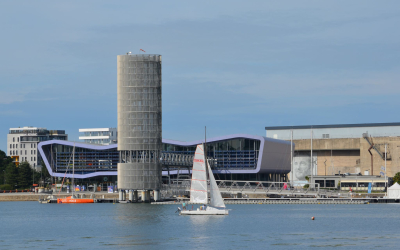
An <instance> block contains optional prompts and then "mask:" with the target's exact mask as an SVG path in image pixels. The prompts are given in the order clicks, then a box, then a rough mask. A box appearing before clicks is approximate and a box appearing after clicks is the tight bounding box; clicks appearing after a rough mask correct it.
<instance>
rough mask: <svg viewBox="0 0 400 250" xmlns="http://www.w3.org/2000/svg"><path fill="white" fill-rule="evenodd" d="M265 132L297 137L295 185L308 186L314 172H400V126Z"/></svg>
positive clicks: (294, 128) (293, 128)
mask: <svg viewBox="0 0 400 250" xmlns="http://www.w3.org/2000/svg"><path fill="white" fill-rule="evenodd" d="M265 130H266V136H267V137H269V138H275V139H281V140H286V141H290V140H291V137H292V136H293V142H294V144H295V151H294V159H293V171H294V173H293V179H294V180H295V181H300V182H306V180H305V176H310V175H311V168H312V169H313V175H335V174H345V173H351V174H362V175H380V176H385V175H387V176H388V177H393V176H394V175H395V174H396V173H397V172H400V151H399V148H400V123H367V124H338V125H309V126H278V127H266V128H265ZM311 154H312V158H313V161H312V162H313V164H311ZM385 159H386V166H387V170H386V171H385ZM311 165H312V166H313V167H311Z"/></svg>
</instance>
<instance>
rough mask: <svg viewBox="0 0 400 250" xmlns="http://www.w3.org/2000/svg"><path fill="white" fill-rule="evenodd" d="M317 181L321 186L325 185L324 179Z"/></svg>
mask: <svg viewBox="0 0 400 250" xmlns="http://www.w3.org/2000/svg"><path fill="white" fill-rule="evenodd" d="M315 183H318V184H319V187H325V186H324V180H315Z"/></svg>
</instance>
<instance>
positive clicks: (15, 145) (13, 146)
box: [10, 143, 36, 148]
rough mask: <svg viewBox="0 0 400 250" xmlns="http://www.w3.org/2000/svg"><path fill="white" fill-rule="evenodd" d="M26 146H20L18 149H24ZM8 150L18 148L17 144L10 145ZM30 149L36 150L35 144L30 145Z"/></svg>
mask: <svg viewBox="0 0 400 250" xmlns="http://www.w3.org/2000/svg"><path fill="white" fill-rule="evenodd" d="M25 147H26V144H21V146H20V148H25ZM10 148H18V144H10ZM31 148H36V144H35V143H31Z"/></svg>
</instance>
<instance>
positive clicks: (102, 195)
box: [0, 192, 118, 202]
mask: <svg viewBox="0 0 400 250" xmlns="http://www.w3.org/2000/svg"><path fill="white" fill-rule="evenodd" d="M74 194H75V195H79V196H80V197H81V196H82V195H85V196H86V197H89V196H90V195H91V194H92V193H88V192H75V193H74ZM49 195H54V196H55V197H57V198H65V197H67V196H71V193H66V192H61V193H60V194H58V193H54V194H50V193H38V194H36V193H33V192H31V193H29V192H24V193H0V202H2V201H38V200H39V199H40V198H45V197H47V196H49ZM94 195H95V197H96V198H97V199H118V193H112V194H111V193H110V194H109V193H107V192H96V193H94Z"/></svg>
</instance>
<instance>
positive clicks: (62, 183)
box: [58, 155, 72, 195]
mask: <svg viewBox="0 0 400 250" xmlns="http://www.w3.org/2000/svg"><path fill="white" fill-rule="evenodd" d="M71 157H72V155H70V157H69V160H68V164H67V169H66V170H65V173H64V178H63V180H62V182H61V188H60V191H59V192H58V195H60V193H61V190H62V186H63V185H64V180H65V176H66V175H67V171H68V168H69V163H70V162H71Z"/></svg>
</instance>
